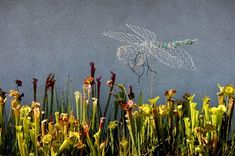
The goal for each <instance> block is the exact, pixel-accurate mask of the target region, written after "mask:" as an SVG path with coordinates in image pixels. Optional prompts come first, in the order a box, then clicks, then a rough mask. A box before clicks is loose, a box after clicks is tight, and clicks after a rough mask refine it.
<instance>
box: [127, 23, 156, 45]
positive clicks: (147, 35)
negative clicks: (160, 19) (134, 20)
mask: <svg viewBox="0 0 235 156" xmlns="http://www.w3.org/2000/svg"><path fill="white" fill-rule="evenodd" d="M126 26H127V27H128V28H129V29H131V30H132V31H133V32H135V33H136V34H138V35H139V36H141V37H143V38H144V39H145V40H146V41H156V35H155V34H154V33H153V32H151V31H149V30H148V29H145V28H141V27H139V26H133V25H130V24H126Z"/></svg>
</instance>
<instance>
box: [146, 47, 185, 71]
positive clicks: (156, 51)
mask: <svg viewBox="0 0 235 156" xmlns="http://www.w3.org/2000/svg"><path fill="white" fill-rule="evenodd" d="M149 50H150V53H151V54H152V56H154V57H155V58H156V59H158V60H159V61H160V62H161V63H163V64H165V65H167V66H169V67H171V68H176V69H180V68H181V67H182V62H181V60H179V59H178V58H177V57H176V56H173V55H171V54H169V53H168V52H167V51H166V50H164V49H160V48H149Z"/></svg>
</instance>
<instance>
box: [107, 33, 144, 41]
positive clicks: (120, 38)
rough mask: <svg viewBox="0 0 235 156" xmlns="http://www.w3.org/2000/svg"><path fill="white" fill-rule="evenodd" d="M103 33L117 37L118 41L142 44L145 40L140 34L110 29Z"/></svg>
mask: <svg viewBox="0 0 235 156" xmlns="http://www.w3.org/2000/svg"><path fill="white" fill-rule="evenodd" d="M103 35H105V36H108V37H110V38H113V39H116V40H118V41H121V42H124V43H128V44H140V43H142V42H144V40H143V39H141V38H140V37H139V36H137V35H135V34H128V33H122V32H114V31H108V32H105V33H103Z"/></svg>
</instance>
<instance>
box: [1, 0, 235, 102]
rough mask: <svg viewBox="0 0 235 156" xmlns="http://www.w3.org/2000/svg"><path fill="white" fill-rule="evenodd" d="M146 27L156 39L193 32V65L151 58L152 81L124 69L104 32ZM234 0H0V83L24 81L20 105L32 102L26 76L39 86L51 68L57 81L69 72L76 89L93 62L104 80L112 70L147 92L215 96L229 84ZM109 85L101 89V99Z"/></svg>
mask: <svg viewBox="0 0 235 156" xmlns="http://www.w3.org/2000/svg"><path fill="white" fill-rule="evenodd" d="M126 23H128V24H132V25H137V26H142V27H145V28H147V29H149V30H151V31H153V32H155V33H156V35H157V38H158V39H159V41H165V42H167V41H172V40H179V39H187V38H197V39H198V42H197V44H196V45H194V46H192V48H191V49H190V50H189V53H190V54H191V56H192V58H193V60H194V62H195V66H196V71H194V72H191V71H185V70H174V69H170V68H168V67H167V66H165V65H163V64H160V63H159V62H157V61H156V68H157V71H158V73H159V74H158V77H157V79H156V80H154V81H153V83H152V85H151V83H150V82H151V77H149V76H146V77H144V80H142V81H141V83H138V82H137V77H136V76H135V75H134V74H133V73H132V72H130V70H129V68H128V67H127V66H125V65H124V64H122V62H120V61H118V59H117V58H116V54H115V53H116V50H117V48H118V47H119V46H120V45H122V44H121V43H120V42H118V41H115V40H112V39H109V38H107V37H105V36H103V35H102V32H105V31H108V30H112V31H122V32H128V28H127V27H125V24H126ZM234 28H235V1H233V0H83V1H81V0H0V72H1V73H0V82H1V84H0V87H1V88H3V89H5V90H9V89H12V88H15V84H14V81H15V79H21V80H22V81H23V91H24V92H25V94H26V98H25V99H24V101H25V103H29V102H30V101H31V100H32V77H37V78H38V79H39V87H40V92H43V89H42V88H43V84H44V81H45V78H46V76H47V74H48V73H49V72H54V73H55V74H56V79H57V82H58V84H59V85H61V86H63V81H64V80H65V79H66V78H67V75H68V74H70V76H71V79H72V84H73V87H74V90H80V89H81V85H82V83H83V80H84V78H85V77H86V76H87V75H88V74H89V62H90V61H94V62H95V64H96V68H97V76H98V75H102V83H103V84H105V83H106V80H108V79H109V78H110V73H109V72H110V71H111V70H112V71H114V72H115V73H116V74H117V82H119V83H125V84H126V85H130V84H131V85H133V86H134V90H137V91H136V93H139V91H140V90H143V91H144V93H145V94H144V95H145V98H148V97H149V96H150V90H151V89H150V88H151V86H153V95H161V96H163V94H164V91H165V90H166V89H169V88H175V89H176V90H177V91H178V96H179V97H180V96H182V95H183V93H184V92H188V91H190V92H192V93H195V94H196V97H197V99H200V98H201V97H203V96H204V95H209V96H211V97H212V98H213V101H216V92H217V87H216V85H217V83H221V84H223V85H224V84H227V83H233V84H235V79H234V77H235V72H234V58H235V52H234V41H235V32H234ZM106 93H107V89H106V88H105V87H103V92H102V97H103V101H104V99H105V97H106Z"/></svg>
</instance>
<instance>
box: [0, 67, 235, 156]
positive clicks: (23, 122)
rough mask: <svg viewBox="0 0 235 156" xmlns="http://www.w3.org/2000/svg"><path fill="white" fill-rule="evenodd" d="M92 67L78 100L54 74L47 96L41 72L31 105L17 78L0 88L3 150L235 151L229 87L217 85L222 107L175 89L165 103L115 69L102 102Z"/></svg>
mask: <svg viewBox="0 0 235 156" xmlns="http://www.w3.org/2000/svg"><path fill="white" fill-rule="evenodd" d="M90 68H91V73H90V75H89V76H88V77H87V78H85V80H84V84H83V86H82V90H81V91H75V93H74V99H75V100H74V103H71V101H73V100H71V99H69V97H70V95H69V94H68V92H67V93H66V94H63V96H62V95H58V93H57V92H56V91H55V90H56V87H55V83H56V77H55V75H54V74H49V75H48V77H47V78H46V81H45V90H44V99H43V100H42V102H39V100H38V98H37V93H38V91H37V83H38V80H37V79H36V78H34V79H33V92H34V94H33V95H34V97H33V101H32V103H31V104H28V105H24V104H22V102H21V101H22V100H21V99H22V98H23V96H24V94H22V93H21V92H20V87H21V86H22V82H21V81H20V80H17V81H16V89H15V90H10V91H9V92H8V93H7V92H5V91H3V90H2V89H0V155H22V156H33V155H35V156H41V155H42V156H44V155H45V156H46V155H52V156H53V155H95V156H96V155H97V156H104V155H123V156H129V155H234V153H235V142H234V141H235V135H234V128H233V125H232V119H233V110H234V93H235V89H234V87H233V86H232V85H227V86H224V87H222V86H220V85H218V88H219V92H218V93H217V95H218V104H217V105H213V106H212V105H211V102H210V98H209V97H204V98H203V99H202V104H201V106H202V107H201V108H198V107H197V103H196V102H195V101H194V95H191V94H188V93H186V94H185V95H184V96H183V97H182V99H175V98H174V97H175V94H176V90H174V89H170V90H168V91H166V92H165V102H164V103H162V104H159V103H158V100H159V98H160V97H159V96H157V97H154V98H152V99H149V100H148V101H147V102H144V101H143V100H142V99H143V98H142V94H140V95H139V96H136V95H135V94H134V92H133V88H132V86H129V87H125V86H124V85H122V84H118V83H117V82H116V74H115V73H113V72H111V78H110V80H108V81H107V82H106V85H107V87H108V88H109V92H108V97H107V101H106V105H105V107H104V108H102V107H101V103H100V92H101V90H100V89H101V77H98V78H95V71H96V68H95V65H94V63H91V64H90ZM127 88H128V89H127ZM7 98H9V103H10V105H11V109H10V112H9V113H8V114H7V113H6V112H7V111H6V110H5V106H6V104H7ZM73 105H75V110H73V109H72V108H73V107H72V106H73Z"/></svg>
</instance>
